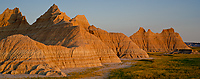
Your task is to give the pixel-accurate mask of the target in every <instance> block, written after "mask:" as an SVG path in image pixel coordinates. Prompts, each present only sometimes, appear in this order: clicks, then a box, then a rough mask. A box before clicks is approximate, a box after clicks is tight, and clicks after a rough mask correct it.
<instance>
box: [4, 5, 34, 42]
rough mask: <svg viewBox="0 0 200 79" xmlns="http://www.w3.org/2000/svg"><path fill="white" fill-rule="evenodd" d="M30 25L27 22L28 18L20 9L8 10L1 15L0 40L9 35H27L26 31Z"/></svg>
mask: <svg viewBox="0 0 200 79" xmlns="http://www.w3.org/2000/svg"><path fill="white" fill-rule="evenodd" d="M29 26H30V25H29V24H28V22H27V21H26V17H25V16H22V13H21V12H20V10H19V8H14V9H8V8H7V9H6V10H5V11H4V12H3V13H2V14H1V15H0V40H1V39H2V38H6V37H7V36H9V35H13V34H17V33H25V32H24V31H25V30H26V29H27V28H28V27H29Z"/></svg>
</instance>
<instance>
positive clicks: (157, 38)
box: [130, 27, 190, 52]
mask: <svg viewBox="0 0 200 79" xmlns="http://www.w3.org/2000/svg"><path fill="white" fill-rule="evenodd" d="M130 38H131V40H132V41H133V42H135V43H136V44H137V45H138V46H139V47H140V48H141V49H143V50H145V51H147V52H171V51H173V50H175V49H190V48H189V47H188V46H187V45H186V44H185V43H184V42H183V40H182V38H181V37H180V35H179V34H178V33H176V32H174V29H173V28H170V29H164V30H163V31H162V32H161V33H153V32H152V31H151V30H150V29H149V30H148V31H147V32H146V31H145V30H144V28H142V27H140V29H139V30H138V31H137V32H136V33H134V34H133V35H132V36H130Z"/></svg>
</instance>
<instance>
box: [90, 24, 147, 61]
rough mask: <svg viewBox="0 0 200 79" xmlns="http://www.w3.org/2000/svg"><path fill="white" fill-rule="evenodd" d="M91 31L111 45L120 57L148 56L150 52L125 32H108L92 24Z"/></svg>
mask: <svg viewBox="0 0 200 79" xmlns="http://www.w3.org/2000/svg"><path fill="white" fill-rule="evenodd" d="M88 29H89V32H90V33H91V34H93V35H95V36H96V37H98V38H99V39H101V41H102V42H104V43H105V44H106V45H107V46H109V47H110V48H111V49H112V50H113V51H114V52H115V54H116V55H118V57H120V58H148V57H149V56H148V54H147V53H146V52H145V51H144V50H142V49H140V48H139V47H138V46H137V45H136V44H135V43H134V42H132V40H131V39H130V38H129V37H127V36H126V35H124V34H123V33H108V32H107V31H105V30H102V29H99V28H96V27H95V26H90V27H89V28H88Z"/></svg>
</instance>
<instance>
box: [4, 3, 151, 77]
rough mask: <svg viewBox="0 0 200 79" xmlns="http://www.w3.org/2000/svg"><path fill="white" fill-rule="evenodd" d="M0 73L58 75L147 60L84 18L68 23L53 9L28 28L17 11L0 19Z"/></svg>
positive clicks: (124, 38)
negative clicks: (69, 69) (129, 61)
mask: <svg viewBox="0 0 200 79" xmlns="http://www.w3.org/2000/svg"><path fill="white" fill-rule="evenodd" d="M0 25H1V26H0V58H1V59H0V63H1V65H0V73H3V74H22V73H26V74H44V75H55V74H56V75H62V76H66V75H65V74H64V73H62V72H61V71H60V69H63V68H75V67H94V66H101V65H102V63H121V60H120V59H119V57H120V58H148V54H147V53H146V52H145V51H144V50H142V49H140V48H139V47H138V46H137V45H136V44H135V43H134V42H132V41H131V39H130V38H128V37H127V36H126V35H124V34H122V33H108V32H107V31H105V30H101V29H97V28H96V27H95V26H90V24H89V22H88V21H87V19H86V17H85V16H84V15H77V16H76V17H75V18H72V19H70V18H69V17H68V16H67V15H66V14H65V13H64V12H61V11H60V10H59V8H58V6H57V5H55V4H54V5H53V6H51V7H50V8H49V9H48V10H47V12H45V13H44V14H43V15H41V16H40V17H39V18H38V19H37V20H36V22H34V23H33V24H32V25H29V24H28V23H27V21H26V18H25V16H22V13H21V12H20V11H19V9H18V8H15V9H13V10H10V9H6V10H5V11H4V12H3V13H2V14H1V15H0Z"/></svg>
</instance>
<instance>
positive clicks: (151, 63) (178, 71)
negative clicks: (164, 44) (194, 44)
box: [109, 53, 200, 79]
mask: <svg viewBox="0 0 200 79" xmlns="http://www.w3.org/2000/svg"><path fill="white" fill-rule="evenodd" d="M148 54H149V55H150V57H153V58H154V59H142V60H132V62H137V63H136V64H134V65H133V66H132V67H129V68H123V69H116V70H112V71H111V74H110V76H109V78H111V79H130V78H132V79H138V78H139V79H140V78H151V79H153V78H156V79H157V78H158V79H163V78H172V79H174V78H179V79H188V78H194V79H200V55H196V54H170V55H162V54H161V53H148Z"/></svg>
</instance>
